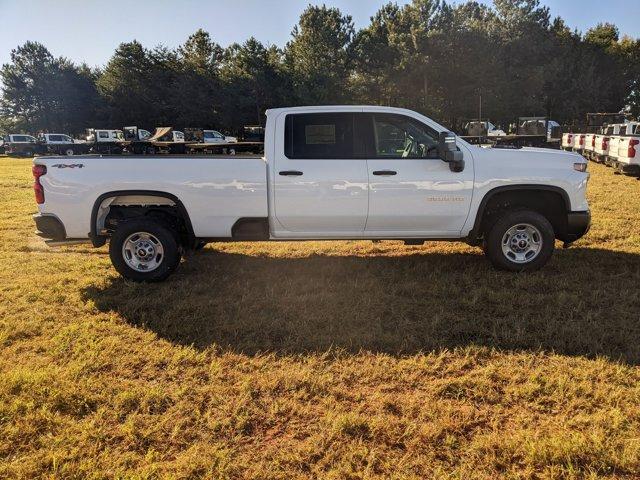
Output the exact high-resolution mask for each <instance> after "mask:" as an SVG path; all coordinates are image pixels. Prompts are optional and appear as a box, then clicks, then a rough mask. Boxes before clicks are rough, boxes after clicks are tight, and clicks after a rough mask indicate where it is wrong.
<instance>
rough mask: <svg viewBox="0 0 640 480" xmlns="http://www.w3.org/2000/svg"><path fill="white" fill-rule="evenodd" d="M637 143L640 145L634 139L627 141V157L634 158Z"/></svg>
mask: <svg viewBox="0 0 640 480" xmlns="http://www.w3.org/2000/svg"><path fill="white" fill-rule="evenodd" d="M639 143H640V140H636V139H635V138H632V139H631V140H629V149H628V150H627V157H629V158H634V157H635V156H636V149H635V146H636V145H638V144H639Z"/></svg>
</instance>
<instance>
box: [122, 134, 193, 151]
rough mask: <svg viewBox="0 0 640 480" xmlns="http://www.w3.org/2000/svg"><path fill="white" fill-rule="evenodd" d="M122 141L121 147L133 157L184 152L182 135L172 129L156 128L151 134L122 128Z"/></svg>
mask: <svg viewBox="0 0 640 480" xmlns="http://www.w3.org/2000/svg"><path fill="white" fill-rule="evenodd" d="M140 132H143V133H142V134H141V133H140ZM124 139H125V141H124V143H123V147H124V148H125V149H126V150H127V152H129V153H133V154H135V155H154V154H156V153H171V154H183V153H185V152H186V149H185V145H184V134H183V133H182V132H179V131H176V130H173V128H172V127H157V128H156V130H155V131H154V132H153V134H151V133H149V132H148V131H147V130H141V129H139V128H138V127H124Z"/></svg>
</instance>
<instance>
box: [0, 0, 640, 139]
mask: <svg viewBox="0 0 640 480" xmlns="http://www.w3.org/2000/svg"><path fill="white" fill-rule="evenodd" d="M0 80H1V81H2V96H1V97H0V129H4V130H12V131H29V132H36V131H56V132H66V133H72V134H79V133H81V132H83V131H84V129H85V128H87V127H102V128H109V127H110V128H120V127H122V126H124V125H138V126H140V127H144V128H153V127H155V126H161V125H162V126H174V127H179V128H182V127H210V128H218V129H222V130H225V131H228V132H238V131H239V129H240V128H241V127H242V126H243V125H255V124H262V123H263V122H264V110H265V109H267V108H271V107H278V106H293V105H314V104H346V103H349V104H354V103H363V104H378V105H391V106H399V107H407V108H411V109H414V110H417V111H420V112H422V113H424V114H426V115H428V116H430V117H432V118H434V119H437V120H438V121H440V122H441V123H443V124H445V125H448V126H450V127H455V126H456V125H459V124H460V122H461V121H463V120H464V119H470V118H477V117H478V115H479V114H480V110H481V112H482V117H483V118H489V119H491V120H492V121H494V122H496V123H502V124H503V125H506V124H508V123H509V122H510V121H512V120H513V119H515V118H516V117H518V116H531V115H546V116H549V117H551V118H553V119H555V120H557V121H559V122H561V123H565V124H567V123H575V122H579V121H581V120H583V119H584V116H585V114H586V113H587V112H617V111H620V110H621V109H623V108H626V109H627V110H629V111H630V112H631V113H632V114H633V115H635V116H637V115H638V114H639V113H640V39H633V38H629V37H626V36H625V37H622V38H621V37H620V35H619V31H618V29H617V28H616V27H615V26H614V25H611V24H608V23H605V24H598V25H596V26H594V27H593V28H591V29H589V30H588V31H587V32H586V33H584V34H582V33H580V32H578V31H576V30H572V29H571V28H569V27H568V26H567V24H566V23H565V21H564V20H563V19H561V18H559V17H556V18H553V19H552V18H551V16H550V13H549V9H548V8H547V7H545V6H542V5H540V3H539V1H538V0H494V4H493V6H491V7H490V6H486V5H484V4H480V3H478V2H476V1H466V2H464V3H459V4H454V5H451V4H448V3H446V2H444V1H440V0H413V2H412V3H409V4H408V5H404V6H398V5H396V4H394V3H389V4H386V5H384V6H382V7H381V8H380V10H379V11H378V12H377V13H376V14H375V15H374V16H373V17H371V21H370V24H369V25H367V26H366V27H365V28H362V29H360V30H357V31H356V29H355V28H354V23H353V20H352V18H351V17H350V16H349V15H346V14H344V13H342V12H341V11H340V10H339V9H337V8H329V7H326V6H324V5H323V6H313V5H309V6H308V7H307V8H306V9H305V11H304V12H303V13H302V15H301V16H300V19H299V22H298V24H297V25H295V26H294V28H293V30H292V33H291V39H290V41H289V42H288V43H287V44H286V45H285V46H284V47H282V48H281V47H278V46H273V45H271V46H268V45H264V44H262V43H261V42H259V41H258V40H256V39H255V38H253V37H252V38H249V39H248V40H247V41H245V42H244V43H242V44H237V43H236V44H233V45H230V46H228V47H227V48H223V47H221V46H220V45H218V44H217V43H216V42H215V41H214V39H213V38H212V37H211V35H210V34H209V33H208V32H206V31H204V30H201V29H200V30H198V31H196V32H195V33H194V34H192V35H191V36H190V37H189V38H187V40H186V41H185V42H184V44H182V45H180V46H179V47H177V48H176V49H169V48H167V47H165V46H159V47H155V48H152V49H149V48H145V47H144V46H143V45H141V44H140V43H139V42H138V41H136V40H134V41H131V42H126V43H122V44H120V46H119V47H118V48H117V49H116V50H115V52H114V54H113V56H112V57H111V59H110V60H109V61H108V63H107V64H106V65H105V66H104V67H100V68H90V67H89V66H87V65H86V64H81V65H76V64H74V63H73V62H71V61H70V60H68V59H66V58H63V57H60V58H56V57H54V56H53V55H52V54H51V53H50V52H49V51H48V50H47V48H46V47H45V46H44V45H42V44H40V43H37V42H26V43H25V44H24V45H21V46H19V47H17V48H16V49H14V50H13V51H12V52H11V62H10V63H8V64H5V65H3V66H2V68H1V69H0ZM480 99H482V100H481V101H480ZM480 102H481V103H480Z"/></svg>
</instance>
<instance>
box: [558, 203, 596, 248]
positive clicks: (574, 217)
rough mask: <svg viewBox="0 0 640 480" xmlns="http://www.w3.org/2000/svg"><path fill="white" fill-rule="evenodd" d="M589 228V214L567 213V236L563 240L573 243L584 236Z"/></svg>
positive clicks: (588, 212) (585, 212)
mask: <svg viewBox="0 0 640 480" xmlns="http://www.w3.org/2000/svg"><path fill="white" fill-rule="evenodd" d="M589 228H591V212H590V211H589V210H587V211H584V212H569V213H568V214H567V234H566V238H565V239H563V240H564V241H566V242H569V243H571V242H575V241H576V240H578V239H579V238H581V237H583V236H584V235H586V233H587V232H588V231H589Z"/></svg>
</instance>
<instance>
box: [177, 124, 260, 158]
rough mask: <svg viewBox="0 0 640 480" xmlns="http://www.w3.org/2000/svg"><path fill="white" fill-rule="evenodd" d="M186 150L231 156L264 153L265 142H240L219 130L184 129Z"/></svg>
mask: <svg viewBox="0 0 640 480" xmlns="http://www.w3.org/2000/svg"><path fill="white" fill-rule="evenodd" d="M212 135H213V136H212ZM184 139H185V148H186V151H187V152H189V153H207V154H220V153H221V154H229V155H235V154H236V153H240V152H242V153H253V154H261V153H262V152H264V142H257V141H256V142H249V141H242V142H239V141H238V139H237V138H236V137H230V136H224V135H223V134H221V133H220V132H218V131H217V130H203V129H201V128H185V129H184Z"/></svg>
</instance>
